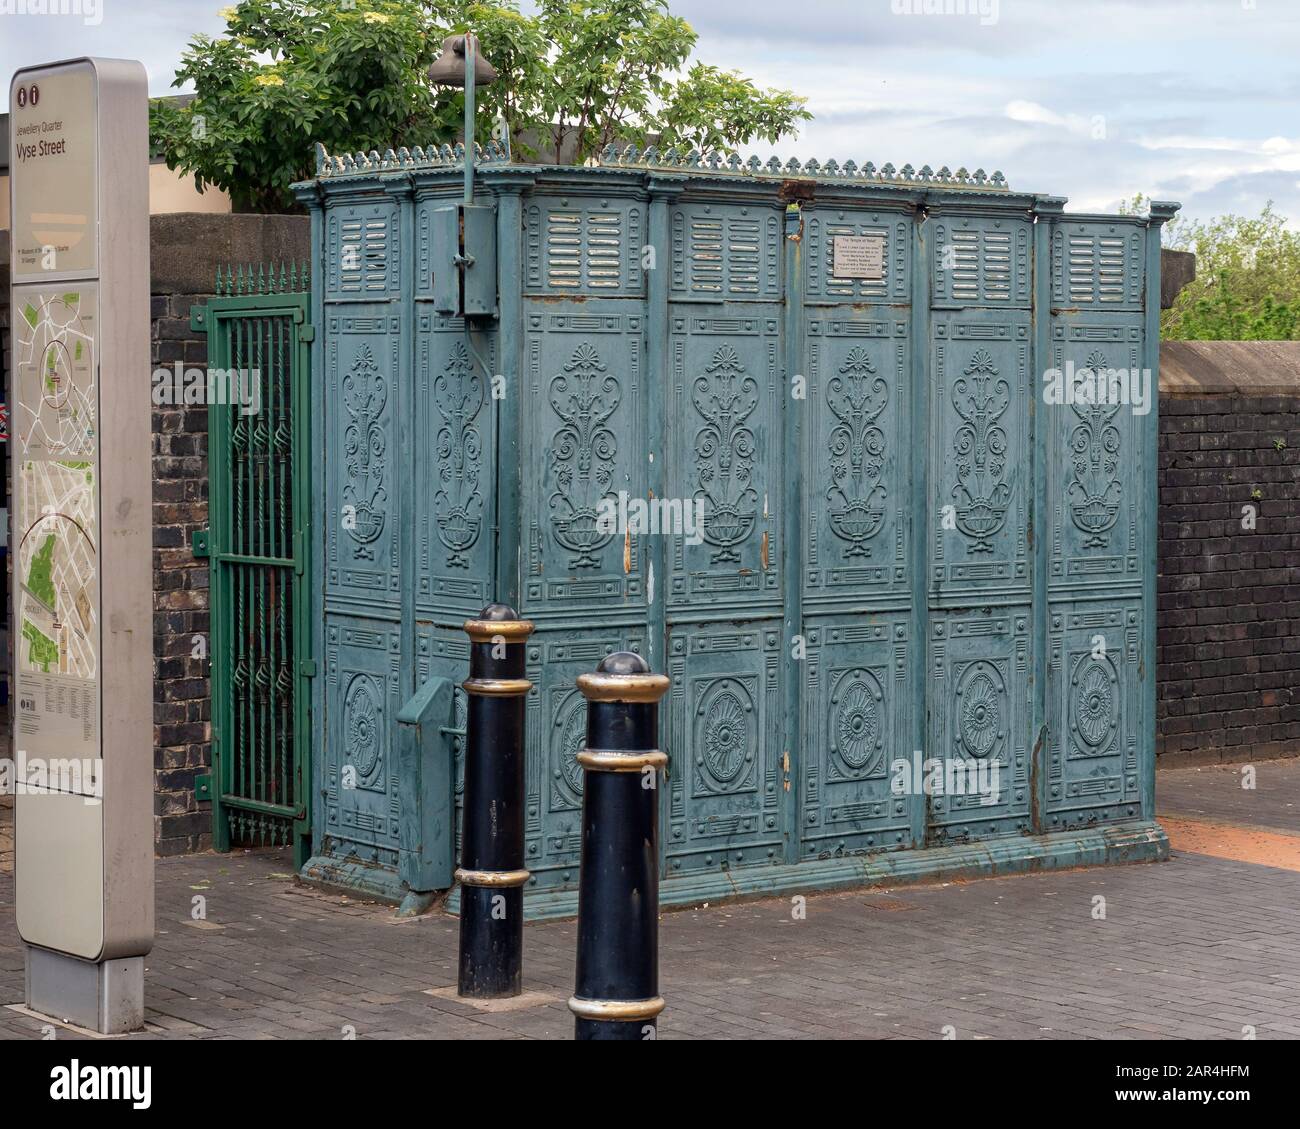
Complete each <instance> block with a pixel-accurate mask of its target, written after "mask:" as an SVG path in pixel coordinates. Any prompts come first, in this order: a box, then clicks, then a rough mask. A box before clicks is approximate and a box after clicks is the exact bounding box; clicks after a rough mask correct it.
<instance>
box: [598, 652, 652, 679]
mask: <svg viewBox="0 0 1300 1129" xmlns="http://www.w3.org/2000/svg"><path fill="white" fill-rule="evenodd" d="M596 673H597V674H649V673H650V664H649V663H648V662H646V660H645V656H643V655H638V654H636V653H635V652H633V651H615V652H614V653H613V654H612V655H606V656H605V657H604V658H603V659H601V660H600V662H598V663H597V664H596Z"/></svg>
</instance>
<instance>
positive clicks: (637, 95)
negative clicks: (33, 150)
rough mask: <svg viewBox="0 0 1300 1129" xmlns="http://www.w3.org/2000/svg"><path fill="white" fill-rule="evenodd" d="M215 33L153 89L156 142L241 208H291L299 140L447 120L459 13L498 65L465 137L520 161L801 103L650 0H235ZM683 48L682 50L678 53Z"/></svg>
mask: <svg viewBox="0 0 1300 1129" xmlns="http://www.w3.org/2000/svg"><path fill="white" fill-rule="evenodd" d="M222 16H223V17H224V19H225V20H226V30H225V33H224V34H223V35H221V36H218V37H212V36H207V35H198V36H195V37H194V39H193V40H191V42H190V44H189V46H188V48H187V49H186V51H185V53H184V55H183V57H182V61H181V65H180V67H179V68H178V69H177V72H176V77H175V81H174V83H173V85H175V86H177V87H184V86H187V85H191V84H192V86H193V89H194V97H193V99H192V100H190V101H189V102H188V103H177V102H175V101H170V100H165V99H160V100H157V101H155V102H154V103H153V106H152V109H151V117H150V126H151V135H152V142H153V147H154V150H155V152H157V153H158V154H159V155H160V156H162V157H163V158H164V159H165V160H166V162H167V164H168V166H169V167H170V168H173V169H181V170H182V171H184V172H186V173H190V174H193V176H194V178H195V182H196V185H197V187H198V188H199V189H200V190H203V189H205V188H207V187H208V186H215V187H217V188H221V189H224V190H225V191H227V192H229V193H230V195H231V197H232V199H233V200H234V202H235V206H236V207H237V208H240V209H241V210H254V211H280V210H283V209H285V208H289V207H292V206H293V198H292V195H291V193H290V191H289V185H290V184H292V183H293V182H294V181H295V180H301V179H304V178H305V177H307V176H308V175H310V173H311V169H312V164H311V160H312V158H311V149H312V143H313V142H315V141H320V142H321V143H322V144H324V146H325V147H326V148H327V149H329V150H331V151H332V152H349V151H358V150H361V151H369V150H371V149H378V150H380V151H382V150H384V149H387V148H389V147H393V148H396V147H398V146H402V145H406V146H415V145H423V146H426V147H427V146H429V145H434V144H442V143H444V142H449V141H455V140H457V139H458V138H459V136H460V129H461V121H462V117H463V107H464V102H463V94H462V93H461V92H460V91H457V90H451V89H437V90H434V89H432V88H431V87H430V86H429V83H428V80H427V77H426V73H425V72H426V71H427V70H428V68H429V64H430V63H431V62H432V61H433V59H434V58H435V57H436V55H437V53H438V50H439V49H440V47H441V44H442V41H443V39H444V38H446V37H447V36H449V35H452V34H457V33H461V32H463V31H465V30H466V29H472V30H473V31H474V33H475V35H476V36H477V37H478V39H479V42H480V46H481V50H482V52H483V54H484V55H485V56H486V57H487V58H488V59H489V60H490V61H491V62H492V64H493V66H494V67H496V69H497V72H498V75H499V77H498V79H497V81H496V82H494V83H492V84H491V85H490V86H487V87H483V88H480V90H479V91H478V101H479V106H480V108H481V112H480V113H479V115H478V117H477V120H476V126H475V132H476V140H478V141H480V142H481V141H486V140H487V139H488V138H489V136H491V135H492V133H493V130H494V128H496V129H504V130H508V131H509V135H510V137H511V140H512V144H513V145H514V147H515V151H516V152H517V153H519V154H520V155H522V156H524V157H527V158H528V159H531V160H539V161H545V162H549V163H560V162H572V163H575V164H581V163H582V162H583V161H585V160H586V159H587V158H589V157H591V156H592V155H594V154H596V153H598V152H599V151H600V150H601V149H602V148H603V147H604V146H605V145H607V144H609V143H610V142H611V141H614V140H616V139H617V140H620V141H634V142H637V143H638V144H642V145H644V144H646V143H647V142H649V141H650V140H652V139H655V140H657V141H658V142H659V143H660V144H661V145H664V146H667V145H678V146H681V147H693V148H695V149H698V150H700V151H701V152H702V153H704V154H708V153H711V152H715V151H720V152H726V153H730V152H732V151H733V150H734V149H736V148H738V147H739V146H742V145H745V144H747V143H749V142H751V141H753V140H756V139H762V140H765V141H768V142H775V141H777V140H778V139H779V138H781V137H782V136H785V135H787V134H789V133H791V132H793V131H794V130H795V129H796V128H797V126H798V124H799V123H800V122H801V121H804V120H807V119H808V118H809V117H810V116H811V115H810V114H809V113H808V112H807V110H806V109H805V108H804V100H803V99H802V98H799V97H796V96H795V95H794V94H791V93H790V92H789V91H784V90H762V89H760V88H758V87H757V86H755V85H754V83H753V82H751V81H750V80H749V79H747V78H745V77H744V76H742V75H740V74H737V73H735V72H732V71H724V70H721V69H719V68H718V67H715V66H710V65H707V64H705V63H701V62H698V61H696V62H691V57H692V54H693V51H694V49H695V45H696V39H697V37H696V34H695V32H694V31H693V30H692V28H691V27H690V25H689V24H687V23H686V21H684V20H682V19H679V18H678V17H675V16H673V15H672V14H671V13H670V12H669V10H668V7H667V4H666V3H665V2H664V0H539V3H537V5H536V12H535V14H526V13H523V12H521V11H520V10H519V9H518V7H516V5H515V3H514V0H498V2H495V3H486V2H485V3H478V2H466V0H421V2H419V3H411V2H409V0H240V2H239V3H236V4H234V5H232V6H231V7H229V8H226V9H224V10H223V12H222ZM688 64H689V65H688Z"/></svg>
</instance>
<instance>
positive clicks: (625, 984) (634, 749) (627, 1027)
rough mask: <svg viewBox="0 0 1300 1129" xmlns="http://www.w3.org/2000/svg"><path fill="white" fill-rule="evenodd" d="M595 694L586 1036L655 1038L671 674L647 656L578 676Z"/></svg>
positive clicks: (587, 827) (580, 988)
mask: <svg viewBox="0 0 1300 1129" xmlns="http://www.w3.org/2000/svg"><path fill="white" fill-rule="evenodd" d="M578 689H579V690H581V691H582V693H583V696H584V697H585V698H586V699H587V747H586V748H585V749H583V750H581V751H580V752H579V753H578V763H579V764H580V765H582V767H583V769H584V770H585V777H584V785H583V799H582V870H581V874H580V876H579V879H578V967H577V986H576V990H575V991H574V994H573V998H572V999H570V1000H569V1008H570V1010H571V1011H572V1012H573V1014H574V1015H575V1016H576V1020H575V1024H574V1035H575V1037H576V1038H578V1039H611V1040H612V1039H622V1040H630V1039H652V1038H654V1037H655V1031H656V1029H657V1020H656V1017H657V1016H658V1015H659V1013H660V1012H661V1011H663V1009H664V1001H663V999H662V997H660V995H659V781H660V778H661V773H662V770H663V768H664V766H665V765H666V764H667V763H668V757H667V756H666V755H665V754H664V753H663V752H661V751H660V750H659V699H660V698H662V697H663V696H664V693H665V692H666V691H667V689H668V679H667V678H665V677H664V676H663V675H662V674H651V673H650V667H649V664H647V663H646V661H645V659H643V658H642V657H641V656H640V655H634V654H632V653H630V652H628V651H620V652H618V653H617V654H613V655H608V656H606V657H605V658H604V659H602V660H601V662H600V665H599V666H597V667H596V673H595V674H583V675H579V677H578Z"/></svg>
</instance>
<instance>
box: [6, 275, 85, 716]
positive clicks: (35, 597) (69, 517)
mask: <svg viewBox="0 0 1300 1129" xmlns="http://www.w3.org/2000/svg"><path fill="white" fill-rule="evenodd" d="M97 297H98V295H97V293H96V291H95V287H94V285H93V284H85V283H77V282H70V283H66V284H64V285H63V286H61V287H58V288H57V289H55V288H39V289H38V288H27V287H23V288H18V289H16V290H15V293H14V298H15V301H14V314H15V315H16V316H15V318H14V325H15V329H14V336H15V341H14V370H15V376H16V382H15V391H14V394H13V397H12V420H11V435H12V442H14V443H15V444H16V447H15V451H14V457H15V464H16V473H15V475H14V478H15V483H14V492H15V495H16V497H15V506H16V509H15V514H14V535H15V539H16V541H17V549H16V558H15V560H14V570H15V573H16V574H17V576H18V583H19V593H18V601H17V602H18V606H17V608H16V609H15V613H16V614H15V620H16V622H17V625H18V635H19V638H18V639H17V640H15V653H16V659H17V665H18V668H19V671H20V672H27V673H30V674H45V675H56V676H58V675H63V676H67V677H68V678H69V679H76V680H79V681H82V682H91V683H93V682H94V681H96V679H97V677H98V662H99V624H98V619H99V579H98V570H99V548H98V546H99V520H98V512H97V505H96V497H97V488H96V475H97V472H98V453H99V437H98V434H97V403H98V401H97V389H96V386H95V378H96V363H95V334H96V304H97ZM69 705H70V706H71V711H72V713H73V714H79V713H81V710H80V709H79V708H78V707H77V705H76V704H74V703H69ZM54 712H58V713H62V712H64V711H63V710H61V709H59V708H58V706H55V707H54Z"/></svg>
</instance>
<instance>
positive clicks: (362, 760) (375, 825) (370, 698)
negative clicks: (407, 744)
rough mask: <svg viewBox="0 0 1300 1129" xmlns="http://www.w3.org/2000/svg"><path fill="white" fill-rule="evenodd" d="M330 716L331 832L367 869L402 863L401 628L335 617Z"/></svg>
mask: <svg viewBox="0 0 1300 1129" xmlns="http://www.w3.org/2000/svg"><path fill="white" fill-rule="evenodd" d="M325 639H326V645H325V680H326V693H327V694H328V695H329V697H330V700H331V701H333V702H335V703H337V705H336V708H335V709H333V710H332V711H331V712H330V715H329V720H328V737H327V740H326V745H325V750H324V763H323V765H322V770H323V773H324V776H323V786H324V791H325V820H324V827H323V829H322V830H323V833H324V834H326V835H330V836H337V837H339V838H342V839H345V840H346V841H347V842H348V843H350V844H352V846H353V848H354V853H355V854H356V856H357V858H358V859H359V860H360V861H363V862H370V861H374V862H383V863H387V864H390V865H395V863H396V851H397V847H398V828H397V810H398V809H397V789H398V779H397V765H396V762H395V759H394V756H393V745H392V737H393V728H394V720H393V719H394V718H395V717H396V715H397V711H398V710H399V709H400V708H401V705H402V700H403V694H402V687H401V654H402V633H401V631H400V630H399V629H398V628H397V627H396V626H395V625H393V624H388V623H373V622H367V621H364V620H350V619H342V618H340V617H334V618H333V619H332V620H331V622H330V625H329V628H328V629H327V631H326V636H325Z"/></svg>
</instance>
